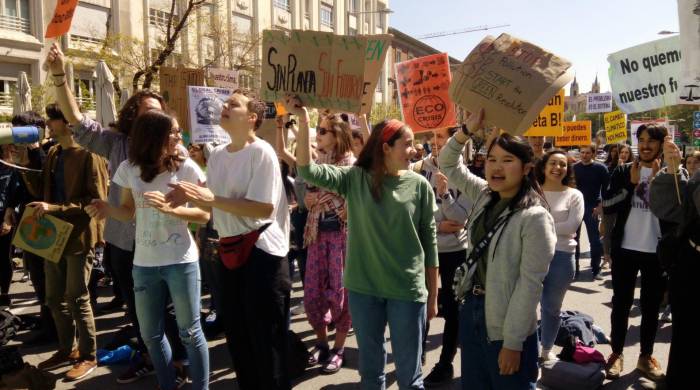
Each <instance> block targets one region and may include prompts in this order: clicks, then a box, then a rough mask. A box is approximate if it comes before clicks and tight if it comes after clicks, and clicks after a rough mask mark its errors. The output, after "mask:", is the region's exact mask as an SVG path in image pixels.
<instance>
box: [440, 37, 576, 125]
mask: <svg viewBox="0 0 700 390" xmlns="http://www.w3.org/2000/svg"><path fill="white" fill-rule="evenodd" d="M453 73H454V74H453V80H452V85H451V86H450V97H452V100H453V101H454V102H455V103H457V104H459V105H460V106H462V107H464V109H465V110H467V111H470V112H475V111H476V110H478V109H479V108H484V110H485V111H486V119H485V121H486V124H487V125H495V126H497V127H500V128H502V129H504V130H506V131H508V132H509V133H511V134H513V135H521V134H523V133H524V132H525V131H527V130H528V129H529V128H530V126H531V125H532V123H533V121H534V120H535V118H537V116H538V115H539V113H540V111H542V109H543V108H544V106H545V105H546V104H547V102H548V101H549V99H551V97H552V96H554V95H555V94H556V93H557V92H558V91H559V90H560V89H562V88H563V87H564V86H565V85H566V84H567V83H568V82H569V81H571V79H573V76H574V75H573V73H572V72H571V62H569V61H568V60H566V59H564V58H561V57H559V56H557V55H555V54H553V53H550V52H548V51H546V50H544V49H542V48H540V47H538V46H536V45H534V44H532V43H530V42H527V41H523V40H520V39H518V38H515V37H512V36H510V35H508V34H501V35H500V36H499V37H498V38H493V37H492V36H487V37H486V38H484V39H483V40H482V41H481V43H479V45H477V46H476V47H475V48H474V49H473V50H472V52H471V53H469V55H468V56H467V58H466V59H465V60H464V63H462V64H461V65H460V66H458V67H457V69H456V70H454V72H453Z"/></svg>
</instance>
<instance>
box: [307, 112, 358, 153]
mask: <svg viewBox="0 0 700 390" xmlns="http://www.w3.org/2000/svg"><path fill="white" fill-rule="evenodd" d="M323 119H324V120H325V121H328V123H329V124H330V126H329V127H328V128H327V129H326V130H329V131H332V132H333V134H334V135H335V150H334V152H335V162H338V161H340V160H342V159H343V158H344V157H345V155H346V154H348V153H352V130H350V125H348V123H347V122H345V121H344V120H343V119H342V117H341V116H340V115H338V114H331V115H328V116H326V117H325V118H323ZM321 123H323V121H321ZM320 129H321V127H320V126H319V128H318V129H316V131H317V132H318V130H320Z"/></svg>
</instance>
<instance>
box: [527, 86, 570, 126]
mask: <svg viewBox="0 0 700 390" xmlns="http://www.w3.org/2000/svg"><path fill="white" fill-rule="evenodd" d="M563 116H564V90H563V89H560V90H559V92H558V93H557V94H556V95H554V96H553V97H552V98H551V99H549V101H548V102H547V105H546V106H544V109H542V112H540V115H538V116H537V118H536V119H535V121H534V122H532V126H531V127H530V128H529V129H528V130H527V131H526V132H525V135H526V136H528V137H537V136H540V137H551V136H560V135H562V132H563V131H564V128H563V127H562V120H563V119H564V118H563Z"/></svg>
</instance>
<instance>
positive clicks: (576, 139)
mask: <svg viewBox="0 0 700 390" xmlns="http://www.w3.org/2000/svg"><path fill="white" fill-rule="evenodd" d="M590 144H591V121H576V122H564V134H562V136H561V137H557V138H556V139H555V145H556V146H557V147H561V146H585V145H590Z"/></svg>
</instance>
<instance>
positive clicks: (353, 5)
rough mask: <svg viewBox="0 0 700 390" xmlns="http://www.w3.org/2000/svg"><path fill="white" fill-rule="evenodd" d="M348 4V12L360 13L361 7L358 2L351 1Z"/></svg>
mask: <svg viewBox="0 0 700 390" xmlns="http://www.w3.org/2000/svg"><path fill="white" fill-rule="evenodd" d="M348 3H349V4H348V11H350V12H358V11H359V10H360V7H359V6H358V0H349V2H348Z"/></svg>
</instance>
